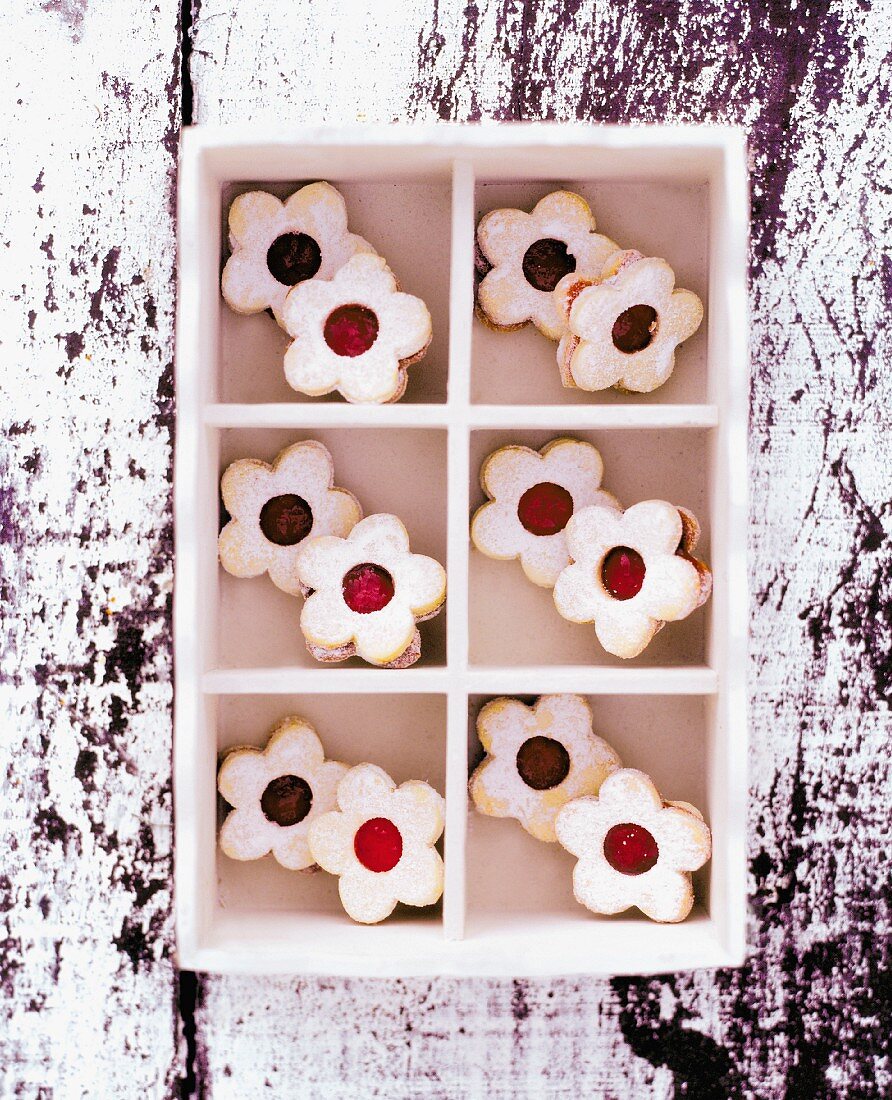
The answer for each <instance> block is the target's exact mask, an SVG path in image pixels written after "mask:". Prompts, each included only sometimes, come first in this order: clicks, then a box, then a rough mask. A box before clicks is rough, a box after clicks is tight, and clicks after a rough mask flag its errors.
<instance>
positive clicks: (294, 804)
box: [260, 775, 313, 828]
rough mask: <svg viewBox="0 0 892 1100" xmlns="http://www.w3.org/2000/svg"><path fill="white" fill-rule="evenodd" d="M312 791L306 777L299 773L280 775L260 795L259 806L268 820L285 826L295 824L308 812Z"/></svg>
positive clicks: (311, 801) (310, 805)
mask: <svg viewBox="0 0 892 1100" xmlns="http://www.w3.org/2000/svg"><path fill="white" fill-rule="evenodd" d="M312 805H313V791H312V790H311V788H310V784H309V783H308V782H307V781H306V779H301V777H300V776H299V775H280V776H278V777H277V778H276V779H274V780H273V781H272V782H271V783H268V784H267V786H266V789H265V790H264V792H263V794H262V795H261V797H260V808H261V810H263V813H264V816H265V817H266V819H267V820H268V821H272V822H273V823H274V824H276V825H281V826H282V827H283V828H286V827H287V826H289V825H296V824H297V823H298V822H299V821H303V819H304V818H305V817H306V816H307V814H308V813H309V812H310V809H311V807H312Z"/></svg>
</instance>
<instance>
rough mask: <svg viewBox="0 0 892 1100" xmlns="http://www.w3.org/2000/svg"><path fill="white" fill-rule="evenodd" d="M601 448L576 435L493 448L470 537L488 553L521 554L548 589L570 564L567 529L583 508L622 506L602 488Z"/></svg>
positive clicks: (522, 561) (532, 574)
mask: <svg viewBox="0 0 892 1100" xmlns="http://www.w3.org/2000/svg"><path fill="white" fill-rule="evenodd" d="M603 471H604V464H603V462H602V461H601V455H600V454H599V452H598V450H597V449H596V448H595V447H593V446H592V445H591V444H590V443H583V442H580V441H579V440H577V439H563V438H562V439H553V440H552V441H551V442H550V443H547V444H546V445H545V446H544V447H543V448H542V449H541V450H539V451H534V450H532V449H531V448H530V447H523V446H518V445H511V446H508V447H500V448H499V450H497V451H494V452H493V454H491V455H490V456H489V457H488V458H487V459H486V461H485V462H484V463H483V466H482V468H481V470H480V485H481V487H482V488H483V491H484V492H485V493H486V495H487V496H488V497H489V498H490V500H489V503H487V504H484V505H483V506H482V507H480V508H478V509H477V511H476V512H475V514H474V518H473V520H472V522H471V539H472V541H473V543H474V545H475V546H476V547H477V549H478V550H479V551H480V552H481V553H483V554H486V556H487V557H490V558H497V559H499V560H502V561H510V560H512V559H514V558H520V564H521V566H522V567H523V571H524V573H526V575H527V577H529V579H530V580H531V581H532V582H533V583H534V584H538V585H542V586H543V587H545V588H551V587H553V586H554V583H555V581H556V580H557V578H558V576H559V574H560V572H561V570H562V569H565V568H566V567H567V566H568V565H569V564H570V554H569V552H568V550H567V540H566V536H565V529H566V526H567V524H568V523H569V521H570V518H571V517H572V516H573V514H574V512H578V511H579V510H580V509H581V508H586V507H588V506H589V505H591V504H603V505H608V506H611V507H614V508H618V507H619V504H618V503H617V501H616V500H615V498H614V497H612V496H611V495H610V493H607V492H605V491H604V490H603V489H601V488H600V485H601V476H602V474H603Z"/></svg>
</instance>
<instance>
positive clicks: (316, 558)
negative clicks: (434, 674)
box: [295, 514, 446, 668]
mask: <svg viewBox="0 0 892 1100" xmlns="http://www.w3.org/2000/svg"><path fill="white" fill-rule="evenodd" d="M295 569H296V571H297V576H298V579H299V581H300V583H301V584H302V585H303V586H304V588H306V589H313V590H314V591H313V594H312V595H311V596H310V597H309V598H308V600H307V602H306V603H305V604H304V606H303V611H302V613H301V617H300V628H301V630H302V631H303V635H304V638H305V639H306V642H307V648H308V649H309V651H310V652H311V653H312V654H313V656H314V657H315V658H316V659H317V660H319V661H343V660H345V659H346V658H347V657H352V656H354V655H356V656H359V657H361V658H362V659H363V660H364V661H368V663H369V664H372V665H387V666H390V667H396V668H405V667H406V666H407V665H410V664H413V663H414V662H415V661H417V660H418V658H419V656H420V655H421V643H420V637H419V634H418V630H417V628H416V623H418V622H423V621H424V620H425V619H429V618H432V617H433V616H434V615H436V614H437V612H438V611H439V610H440V608H441V606H442V605H443V601H444V600H445V599H446V571H445V569H444V568H443V566H442V565H440V563H439V562H437V561H434V559H433V558H427V557H425V556H424V555H423V554H412V553H411V552H410V551H409V535H408V533H407V532H406V529H405V527H404V526H403V525H402V523H401V522H400V521H399V520H398V519H397V517H396V516H390V515H383V514H382V515H375V516H367V517H366V518H365V519H364V520H361V521H360V522H359V523H357V525H356V526H355V527H354V528H353V530H352V531H351V532H350V534H349V535H348V536H347V538H345V539H341V538H336V537H334V536H331V535H329V536H325V537H323V538H318V539H308V540H307V541H306V542H305V543H303V544H302V545H301V546H300V548H299V552H298V554H297V557H296V559H295Z"/></svg>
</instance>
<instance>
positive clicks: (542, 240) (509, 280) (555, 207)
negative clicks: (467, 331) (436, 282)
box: [477, 191, 617, 340]
mask: <svg viewBox="0 0 892 1100" xmlns="http://www.w3.org/2000/svg"><path fill="white" fill-rule="evenodd" d="M477 244H478V246H479V248H480V251H481V252H482V253H483V255H484V257H485V258H486V260H487V261H488V262H489V263H490V264H492V269H491V270H490V271H489V272H488V273H487V274H486V275H485V276H484V278H483V280H482V282H481V283H480V285H479V286H478V288H477V308H478V312H479V315H480V317H481V319H482V320H483V321H484V322H485V323H486V324H487V325H489V326H490V327H491V328H495V329H501V330H504V331H507V332H510V331H511V330H513V329H518V328H523V326H524V325H526V324H529V322H530V321H532V322H533V324H534V325H535V326H536V328H537V329H539V331H540V332H541V333H542V334H543V336H547V337H548V338H549V339H550V340H559V339H560V338H561V336H562V335H563V334H564V333H565V332H566V331H567V325H566V321H565V320H564V318H563V317H562V316H560V314H559V313H558V312H557V309H556V307H555V303H554V300H553V298H552V291H553V290H554V288H555V287H556V286H557V284H558V282H559V281H560V280H561V279H562V278H563V277H564V276H566V275H567V274H568V273H570V272H575V274H576V275H577V277H580V278H589V277H591V278H596V277H597V276H598V275H599V274H600V272H601V269H602V268H603V266H604V262H605V260H606V259H607V257H608V256H610V255H611V254H612V253H613V252H615V251H616V248H617V246H616V244H614V242H613V241H611V240H610V239H609V238H607V237H603V236H601V234H600V233H596V232H595V219H594V216H593V214H592V212H591V210H590V209H589V205H588V203H587V202H586V201H585V199H583V198H582V197H581V196H579V195H575V194H574V193H573V192H572V191H553V192H552V193H551V194H550V195H546V196H545V198H544V199H541V200H540V201H539V202H537V203H536V205H535V207H534V208H533V210H532V212H531V213H529V214H527V213H526V212H525V211H523V210H512V209H506V210H491V211H490V212H489V213H488V214H486V215H484V217H483V218H481V220H480V224H479V225H478V226H477Z"/></svg>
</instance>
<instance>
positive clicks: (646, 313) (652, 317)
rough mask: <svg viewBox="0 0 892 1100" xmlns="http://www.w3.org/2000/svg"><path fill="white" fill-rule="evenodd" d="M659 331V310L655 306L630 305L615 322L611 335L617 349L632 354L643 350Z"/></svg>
mask: <svg viewBox="0 0 892 1100" xmlns="http://www.w3.org/2000/svg"><path fill="white" fill-rule="evenodd" d="M656 331H657V311H656V310H655V309H654V308H653V306H646V305H637V306H629V308H628V309H624V310H623V312H622V313H621V314H620V315H619V317H617V319H616V320H615V321H614V322H613V329H612V331H611V333H610V335H611V336H612V338H613V346H614V347H615V348H616V349H617V351H622V352H625V353H626V354H627V355H631V354H633V353H634V352H636V351H643V350H644V348H646V347H647V346H648V344H649V343H650V342H651V340H653V338H654V335H655V334H656Z"/></svg>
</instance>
